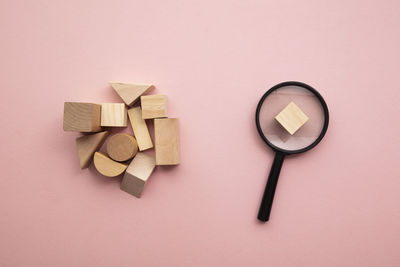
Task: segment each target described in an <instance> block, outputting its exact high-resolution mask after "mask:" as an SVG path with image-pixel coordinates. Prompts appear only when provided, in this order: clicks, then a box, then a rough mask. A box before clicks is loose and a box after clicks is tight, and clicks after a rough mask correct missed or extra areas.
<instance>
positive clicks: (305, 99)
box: [259, 86, 325, 151]
mask: <svg viewBox="0 0 400 267" xmlns="http://www.w3.org/2000/svg"><path fill="white" fill-rule="evenodd" d="M291 102H293V103H294V104H295V105H296V106H297V107H298V108H299V109H300V110H301V111H300V113H299V110H298V109H297V107H295V108H294V109H293V105H292V104H291V105H290V106H289V107H288V109H285V108H286V107H287V106H288V105H289V104H290V103H291ZM291 108H292V109H291ZM284 109H285V110H284ZM281 112H282V113H281ZM280 113H281V116H280V118H281V119H280V120H281V122H282V123H283V125H284V126H283V125H282V123H280V122H278V120H277V119H276V118H275V117H276V116H277V115H278V114H280ZM301 113H304V114H301ZM303 115H306V117H308V120H307V121H306V122H305V123H304V124H302V122H303V121H304V119H305V118H306V117H304V116H303ZM301 118H303V120H302V119H301ZM259 120H260V122H259V123H260V126H261V130H262V132H263V134H264V136H265V137H266V138H267V139H268V141H269V142H270V143H272V144H273V145H275V146H276V147H278V148H280V149H284V150H289V151H295V150H299V149H303V148H305V147H308V146H309V145H311V144H312V143H314V141H315V140H316V139H317V138H318V137H319V135H320V134H321V132H322V129H323V127H324V122H325V116H324V109H323V107H322V104H321V102H320V101H319V99H318V97H317V96H315V95H314V94H313V93H312V92H311V91H309V90H307V89H305V88H303V87H299V86H284V87H281V88H279V89H277V90H275V91H273V92H272V93H271V94H269V95H268V96H267V97H266V98H265V99H264V102H263V104H262V106H261V109H260V113H259ZM300 125H301V126H300ZM285 126H286V127H285ZM299 126H300V127H299ZM286 128H287V129H288V130H286ZM296 128H297V130H296V131H295V132H294V133H293V134H290V133H289V131H292V132H293V130H295V129H296Z"/></svg>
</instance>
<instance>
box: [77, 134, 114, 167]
mask: <svg viewBox="0 0 400 267" xmlns="http://www.w3.org/2000/svg"><path fill="white" fill-rule="evenodd" d="M107 136H108V131H104V132H100V133H95V134H89V135H84V136H81V137H78V138H76V147H77V148H78V156H79V163H80V165H81V169H85V168H87V167H89V164H90V162H91V161H92V158H93V155H94V152H96V151H97V150H99V148H100V147H101V145H102V144H103V142H104V140H105V139H106V137H107Z"/></svg>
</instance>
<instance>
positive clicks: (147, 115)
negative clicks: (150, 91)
mask: <svg viewBox="0 0 400 267" xmlns="http://www.w3.org/2000/svg"><path fill="white" fill-rule="evenodd" d="M140 101H141V105H142V118H143V119H155V118H164V117H167V97H166V96H165V95H145V96H142V97H140Z"/></svg>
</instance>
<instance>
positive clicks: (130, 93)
mask: <svg viewBox="0 0 400 267" xmlns="http://www.w3.org/2000/svg"><path fill="white" fill-rule="evenodd" d="M110 85H111V87H112V88H114V90H115V91H116V92H117V94H118V95H119V96H120V97H121V98H122V100H124V102H125V104H127V105H128V106H131V105H133V104H134V103H135V102H136V101H137V100H138V99H139V98H140V96H141V95H143V94H145V93H147V92H148V91H150V90H151V89H152V88H153V87H154V86H153V85H151V84H150V85H147V84H132V83H117V82H110Z"/></svg>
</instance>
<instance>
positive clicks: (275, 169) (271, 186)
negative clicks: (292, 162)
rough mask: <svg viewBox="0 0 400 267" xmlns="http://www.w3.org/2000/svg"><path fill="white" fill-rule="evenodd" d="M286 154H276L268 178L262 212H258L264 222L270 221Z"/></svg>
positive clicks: (259, 217) (261, 207)
mask: <svg viewBox="0 0 400 267" xmlns="http://www.w3.org/2000/svg"><path fill="white" fill-rule="evenodd" d="M284 158H285V154H283V153H280V152H276V153H275V158H274V162H273V163H272V167H271V171H270V173H269V176H268V182H267V185H266V187H265V191H264V195H263V198H262V201H261V206H260V210H259V212H258V217H257V218H258V219H259V220H260V221H263V222H267V221H268V220H269V214H270V213H271V207H272V202H273V201H274V195H275V189H276V185H277V184H278V178H279V173H280V172H281V168H282V164H283V160H284Z"/></svg>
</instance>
